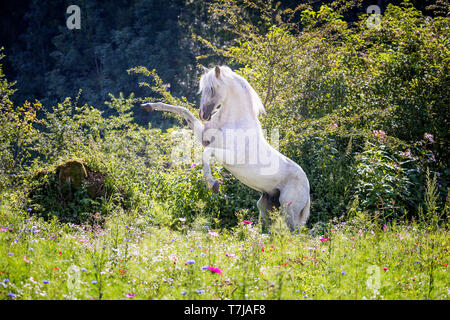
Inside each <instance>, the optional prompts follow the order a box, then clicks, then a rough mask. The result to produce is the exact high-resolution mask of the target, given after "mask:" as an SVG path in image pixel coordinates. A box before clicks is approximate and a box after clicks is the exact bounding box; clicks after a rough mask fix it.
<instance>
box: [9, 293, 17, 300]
mask: <svg viewBox="0 0 450 320" xmlns="http://www.w3.org/2000/svg"><path fill="white" fill-rule="evenodd" d="M8 296H10V297H11V298H13V299H14V298H15V297H17V296H16V295H15V294H14V293H12V292H10V293H8Z"/></svg>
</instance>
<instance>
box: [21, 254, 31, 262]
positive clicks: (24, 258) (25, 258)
mask: <svg viewBox="0 0 450 320" xmlns="http://www.w3.org/2000/svg"><path fill="white" fill-rule="evenodd" d="M23 261H25V262H26V263H31V260H28V259H27V257H25V256H23Z"/></svg>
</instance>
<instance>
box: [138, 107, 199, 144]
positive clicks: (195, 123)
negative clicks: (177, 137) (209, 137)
mask: <svg viewBox="0 0 450 320" xmlns="http://www.w3.org/2000/svg"><path fill="white" fill-rule="evenodd" d="M141 107H142V108H143V109H144V110H146V111H148V112H153V111H166V112H172V113H176V114H178V115H179V116H181V117H182V118H183V119H185V120H186V121H187V123H188V126H189V128H191V129H192V130H193V131H194V136H195V138H196V140H197V141H198V142H200V143H202V137H203V130H204V128H205V127H204V125H203V123H202V122H201V121H200V120H198V119H197V118H196V117H195V116H194V115H193V114H192V112H190V111H189V110H188V109H186V108H184V107H180V106H173V105H171V104H167V103H162V102H148V103H144V104H141Z"/></svg>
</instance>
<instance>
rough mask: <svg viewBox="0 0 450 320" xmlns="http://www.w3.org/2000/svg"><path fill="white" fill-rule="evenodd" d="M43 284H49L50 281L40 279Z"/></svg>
mask: <svg viewBox="0 0 450 320" xmlns="http://www.w3.org/2000/svg"><path fill="white" fill-rule="evenodd" d="M42 282H43V283H44V284H49V283H50V281H48V280H44V281H42Z"/></svg>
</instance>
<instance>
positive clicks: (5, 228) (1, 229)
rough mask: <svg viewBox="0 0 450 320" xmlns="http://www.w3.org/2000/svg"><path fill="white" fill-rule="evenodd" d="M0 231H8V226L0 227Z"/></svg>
mask: <svg viewBox="0 0 450 320" xmlns="http://www.w3.org/2000/svg"><path fill="white" fill-rule="evenodd" d="M0 231H1V232H6V231H8V228H7V227H0Z"/></svg>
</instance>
